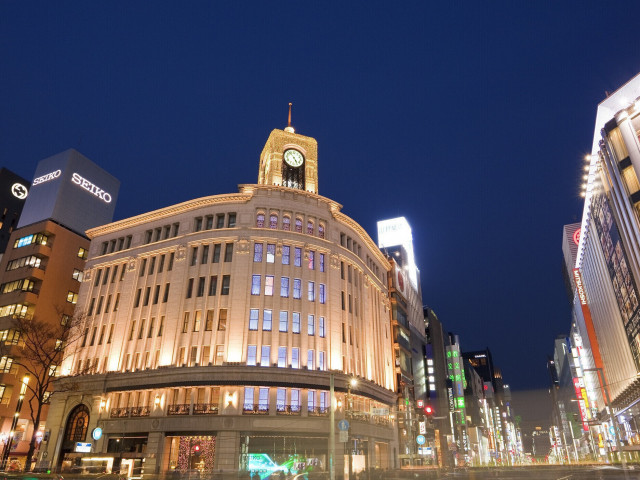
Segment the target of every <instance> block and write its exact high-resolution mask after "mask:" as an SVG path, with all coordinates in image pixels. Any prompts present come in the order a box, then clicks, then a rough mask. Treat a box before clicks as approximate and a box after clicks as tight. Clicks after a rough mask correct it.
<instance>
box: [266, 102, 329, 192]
mask: <svg viewBox="0 0 640 480" xmlns="http://www.w3.org/2000/svg"><path fill="white" fill-rule="evenodd" d="M258 184H259V185H277V186H281V187H287V188H295V189H298V190H304V191H306V192H311V193H318V142H316V140H315V139H314V138H311V137H305V136H304V135H300V134H297V133H295V130H294V129H293V127H292V126H291V104H289V123H288V125H287V127H286V128H285V129H284V130H279V129H275V130H273V131H272V132H271V134H270V135H269V138H268V139H267V143H266V144H265V146H264V148H263V149H262V153H261V154H260V171H259V173H258Z"/></svg>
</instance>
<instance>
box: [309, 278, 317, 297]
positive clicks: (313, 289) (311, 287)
mask: <svg viewBox="0 0 640 480" xmlns="http://www.w3.org/2000/svg"><path fill="white" fill-rule="evenodd" d="M308 294H309V295H308V298H309V301H310V302H315V300H316V284H315V282H309V288H308Z"/></svg>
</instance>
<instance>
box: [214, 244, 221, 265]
mask: <svg viewBox="0 0 640 480" xmlns="http://www.w3.org/2000/svg"><path fill="white" fill-rule="evenodd" d="M221 249H222V245H221V244H219V243H216V244H215V245H214V246H213V256H212V257H211V263H219V262H220V250H221Z"/></svg>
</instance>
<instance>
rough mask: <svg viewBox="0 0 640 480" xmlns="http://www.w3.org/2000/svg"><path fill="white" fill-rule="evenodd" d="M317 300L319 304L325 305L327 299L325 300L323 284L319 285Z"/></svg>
mask: <svg viewBox="0 0 640 480" xmlns="http://www.w3.org/2000/svg"><path fill="white" fill-rule="evenodd" d="M318 300H319V301H320V303H326V300H327V299H326V293H325V285H324V283H321V284H319V291H318Z"/></svg>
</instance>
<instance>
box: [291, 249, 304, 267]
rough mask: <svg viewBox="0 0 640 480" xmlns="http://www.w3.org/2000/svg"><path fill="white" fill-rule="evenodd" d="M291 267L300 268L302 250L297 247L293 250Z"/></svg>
mask: <svg viewBox="0 0 640 480" xmlns="http://www.w3.org/2000/svg"><path fill="white" fill-rule="evenodd" d="M293 265H294V266H295V267H300V266H301V265H302V249H301V248H299V247H295V248H294V249H293Z"/></svg>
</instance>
